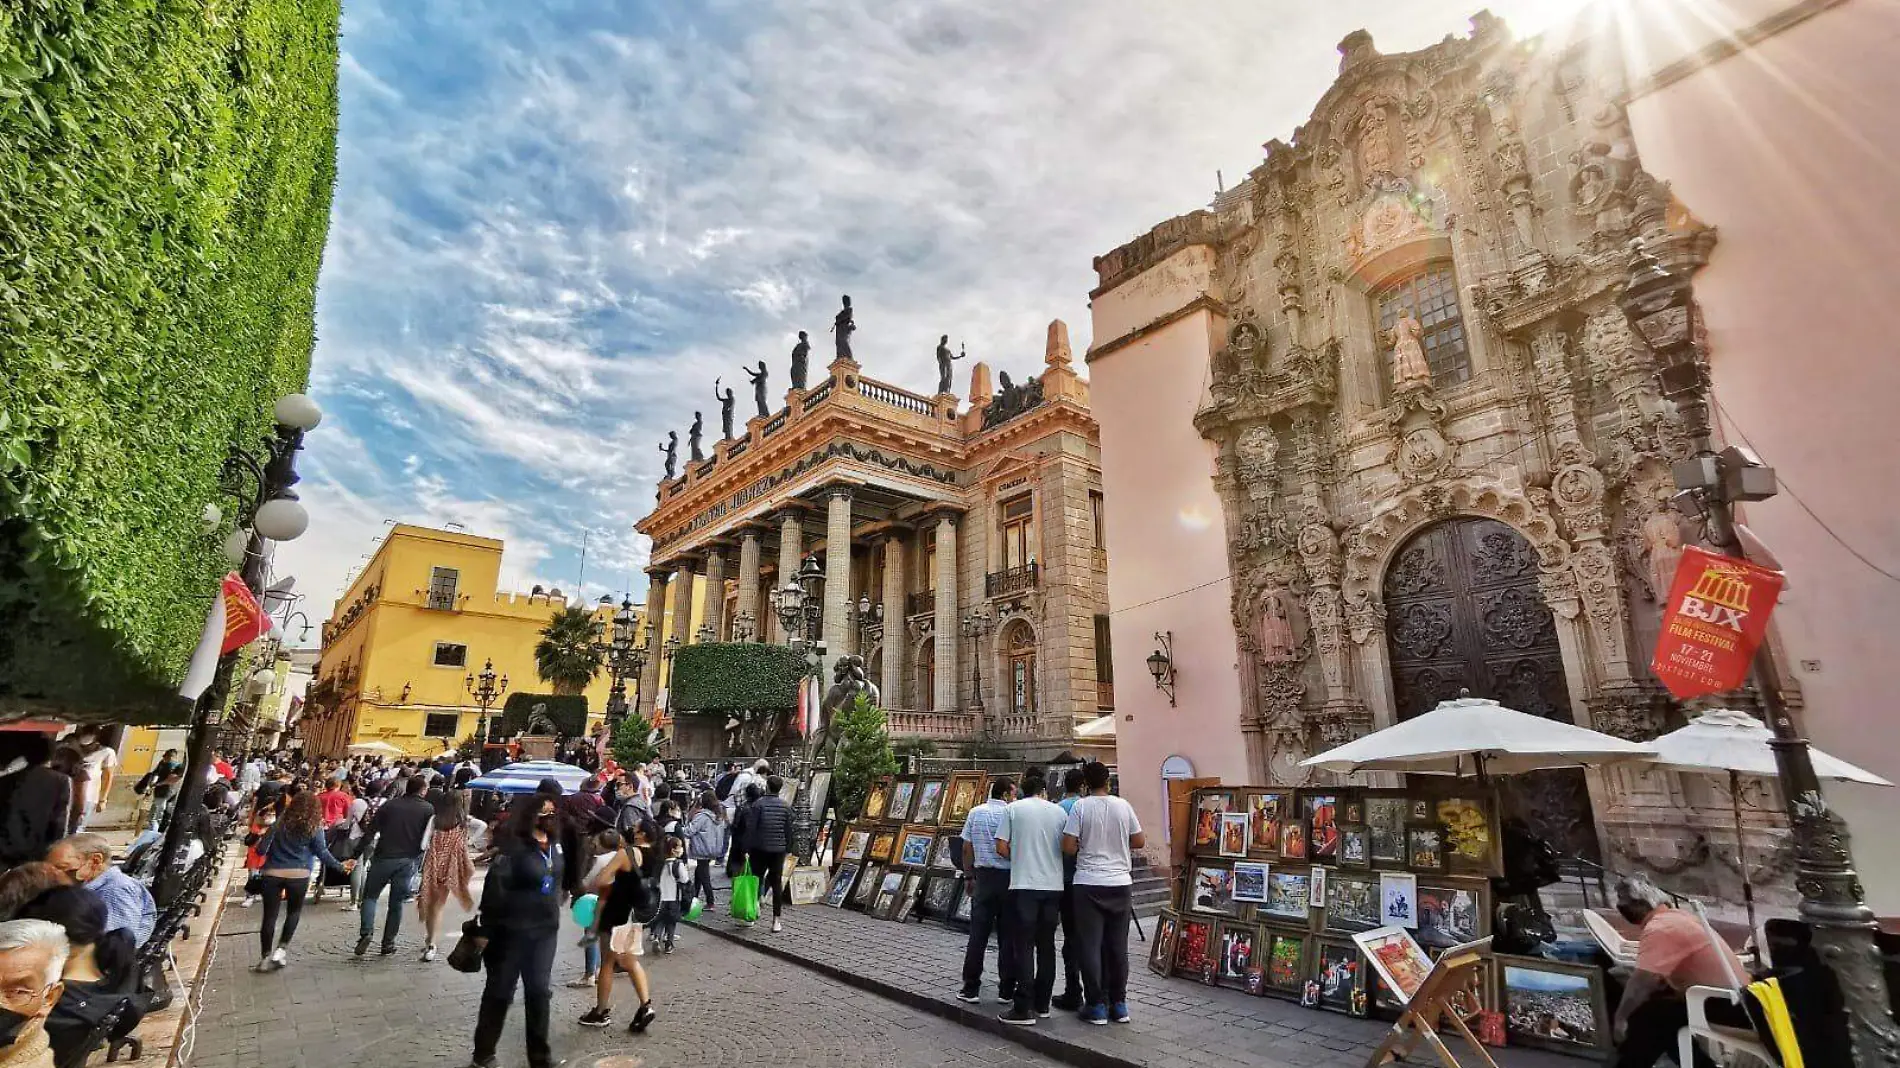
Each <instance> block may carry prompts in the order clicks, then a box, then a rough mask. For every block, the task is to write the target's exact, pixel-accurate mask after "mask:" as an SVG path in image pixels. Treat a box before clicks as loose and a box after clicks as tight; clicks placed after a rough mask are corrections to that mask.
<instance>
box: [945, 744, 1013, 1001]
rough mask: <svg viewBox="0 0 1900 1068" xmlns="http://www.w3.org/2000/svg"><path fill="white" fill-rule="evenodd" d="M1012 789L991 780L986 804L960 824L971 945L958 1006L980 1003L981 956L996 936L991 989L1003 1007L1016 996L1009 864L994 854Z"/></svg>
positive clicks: (965, 953)
mask: <svg viewBox="0 0 1900 1068" xmlns="http://www.w3.org/2000/svg"><path fill="white" fill-rule="evenodd" d="M1015 798H1016V784H1015V783H1013V782H1010V781H1009V780H1008V779H1005V778H1001V777H998V778H994V779H991V780H990V799H989V800H988V801H986V802H984V803H983V804H981V805H978V806H976V807H975V808H973V809H971V810H970V814H969V816H967V817H966V818H965V819H964V821H963V870H964V872H965V874H966V875H967V876H968V878H969V880H970V881H969V884H968V889H967V890H966V891H965V892H966V893H968V894H969V895H970V941H969V944H967V945H966V946H964V949H963V987H962V988H961V989H960V990H958V991H957V1000H958V1001H968V1002H976V1001H980V1000H982V989H983V950H984V949H985V948H986V947H988V945H989V942H990V932H991V931H995V932H996V980H997V981H996V986H997V993H998V996H1000V997H1001V998H1002V999H1003V1000H1004V1001H1010V1000H1013V999H1014V998H1015V996H1016V972H1015V955H1014V953H1013V951H1012V943H1011V941H1010V939H1011V936H1012V935H1013V933H1014V932H1013V930H1012V928H1013V927H1014V924H1012V923H1011V921H1010V914H1009V908H1008V905H1009V858H1008V857H1005V856H1003V855H1002V854H1001V853H999V852H997V849H996V832H997V830H998V828H1000V827H1002V825H1003V821H1004V820H1005V819H1007V818H1008V813H1009V803H1010V802H1011V801H1013V800H1015Z"/></svg>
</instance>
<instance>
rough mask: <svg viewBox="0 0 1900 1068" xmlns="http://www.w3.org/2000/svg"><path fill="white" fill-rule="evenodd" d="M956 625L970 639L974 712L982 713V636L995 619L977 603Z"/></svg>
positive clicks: (984, 606)
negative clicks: (973, 609) (974, 608)
mask: <svg viewBox="0 0 1900 1068" xmlns="http://www.w3.org/2000/svg"><path fill="white" fill-rule="evenodd" d="M957 625H958V627H959V628H960V629H961V630H962V631H963V636H964V637H966V638H968V639H970V679H971V682H972V684H973V685H974V686H975V692H974V694H973V695H972V696H973V697H974V699H975V703H976V714H977V716H978V717H979V718H981V717H982V715H983V636H984V635H986V634H988V633H989V632H990V631H991V630H992V629H994V628H995V626H996V620H995V619H993V618H992V617H991V616H990V609H989V606H988V605H979V606H978V607H977V609H976V610H975V611H973V612H971V613H970V614H969V615H967V616H964V617H963V618H962V619H961V620H960V621H959V622H958V624H957Z"/></svg>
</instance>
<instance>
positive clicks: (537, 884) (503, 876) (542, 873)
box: [474, 793, 562, 1068]
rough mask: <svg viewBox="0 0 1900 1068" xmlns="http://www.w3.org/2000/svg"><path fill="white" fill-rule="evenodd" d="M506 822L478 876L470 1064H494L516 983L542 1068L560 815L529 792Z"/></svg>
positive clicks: (557, 911)
mask: <svg viewBox="0 0 1900 1068" xmlns="http://www.w3.org/2000/svg"><path fill="white" fill-rule="evenodd" d="M506 820H507V824H508V827H507V829H508V834H507V835H505V836H503V843H502V845H501V847H500V852H499V854H498V855H497V856H496V857H495V860H494V863H493V864H492V866H490V868H489V869H488V878H487V879H486V880H484V881H483V884H482V903H481V914H480V917H479V918H478V920H477V927H478V929H479V930H480V932H481V934H482V936H483V937H485V938H487V939H488V946H487V948H486V949H484V950H483V951H482V964H483V965H484V966H485V967H486V968H487V971H488V980H487V983H486V985H484V986H483V987H482V1001H481V1011H480V1013H479V1015H477V1016H476V1019H475V1060H474V1064H475V1065H483V1066H491V1065H494V1064H495V1063H496V1060H495V1050H496V1047H497V1046H499V1045H500V1044H501V1030H502V1026H503V1025H504V1024H505V1023H507V1021H508V1006H509V1005H510V1004H511V1003H512V1002H513V1001H514V999H515V987H516V986H520V987H521V988H522V1003H523V1011H524V1012H525V1014H526V1021H525V1022H526V1024H527V1038H528V1064H529V1065H530V1066H531V1068H548V1066H550V1065H552V1064H554V1057H553V1054H552V1053H551V1052H550V1050H549V1048H548V1011H549V1005H550V1002H551V1000H552V998H553V996H554V992H553V975H554V950H555V946H556V944H557V943H558V942H559V936H560V930H561V863H562V861H561V850H560V845H559V841H558V839H559V835H560V818H559V817H558V816H556V815H555V813H554V799H553V798H551V797H547V796H545V795H543V794H540V793H533V794H529V795H527V796H525V797H522V798H519V799H517V800H516V801H515V803H514V805H513V806H512V807H510V808H509V810H508V814H507V816H506Z"/></svg>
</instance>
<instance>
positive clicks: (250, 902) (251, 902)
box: [238, 897, 257, 909]
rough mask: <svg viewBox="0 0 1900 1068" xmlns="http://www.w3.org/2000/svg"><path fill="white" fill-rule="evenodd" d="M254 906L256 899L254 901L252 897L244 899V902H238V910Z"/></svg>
mask: <svg viewBox="0 0 1900 1068" xmlns="http://www.w3.org/2000/svg"><path fill="white" fill-rule="evenodd" d="M255 904H257V899H256V898H254V897H247V898H245V899H244V900H242V901H240V902H238V908H241V909H248V908H250V907H251V906H252V905H255Z"/></svg>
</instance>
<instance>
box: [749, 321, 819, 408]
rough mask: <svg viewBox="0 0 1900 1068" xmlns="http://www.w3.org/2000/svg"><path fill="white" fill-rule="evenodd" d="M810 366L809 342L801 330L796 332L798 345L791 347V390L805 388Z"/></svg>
mask: <svg viewBox="0 0 1900 1068" xmlns="http://www.w3.org/2000/svg"><path fill="white" fill-rule="evenodd" d="M810 366H811V340H810V339H809V338H807V337H806V336H805V332H804V331H803V330H800V331H799V332H798V344H796V345H793V346H792V388H793V389H804V388H805V378H806V376H807V375H808V374H809V373H810V371H809V370H808V368H809V367H810ZM760 414H761V415H763V414H764V413H763V412H761V413H760Z"/></svg>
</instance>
